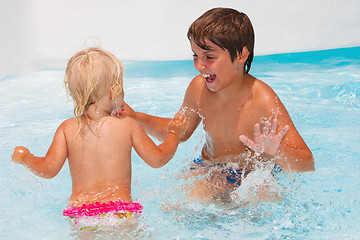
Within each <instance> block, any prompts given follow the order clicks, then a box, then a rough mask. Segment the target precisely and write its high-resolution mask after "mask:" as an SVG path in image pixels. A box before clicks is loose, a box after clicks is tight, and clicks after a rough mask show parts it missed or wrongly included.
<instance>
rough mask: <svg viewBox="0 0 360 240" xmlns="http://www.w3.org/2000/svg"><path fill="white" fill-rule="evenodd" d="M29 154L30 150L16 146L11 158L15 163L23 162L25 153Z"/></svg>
mask: <svg viewBox="0 0 360 240" xmlns="http://www.w3.org/2000/svg"><path fill="white" fill-rule="evenodd" d="M28 154H30V151H29V150H28V149H27V148H26V147H22V146H19V147H16V148H15V149H14V153H13V154H12V155H11V160H12V161H13V162H15V163H20V164H23V163H24V160H25V157H26V155H28Z"/></svg>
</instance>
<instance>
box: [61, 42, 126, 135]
mask: <svg viewBox="0 0 360 240" xmlns="http://www.w3.org/2000/svg"><path fill="white" fill-rule="evenodd" d="M123 75H124V67H123V65H122V63H121V61H120V60H119V59H118V58H116V57H115V56H114V55H113V54H111V53H109V52H107V51H104V50H102V49H99V48H88V49H85V50H83V51H80V52H78V53H76V54H75V55H74V56H73V57H72V58H70V60H69V62H68V64H67V67H66V72H65V78H64V82H65V88H66V91H67V93H68V94H69V95H70V96H71V98H72V99H73V100H74V115H75V118H76V119H77V121H78V123H79V130H80V129H81V116H82V115H83V114H84V115H85V116H86V110H87V109H88V108H89V106H90V105H92V104H98V102H99V100H100V99H101V98H102V97H103V96H105V95H106V94H108V92H109V91H110V90H111V89H113V88H115V87H116V88H115V94H116V95H117V96H118V95H120V94H121V93H122V92H123Z"/></svg>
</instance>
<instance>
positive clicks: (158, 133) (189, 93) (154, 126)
mask: <svg viewBox="0 0 360 240" xmlns="http://www.w3.org/2000/svg"><path fill="white" fill-rule="evenodd" d="M202 81H203V80H202V79H200V81H199V79H197V77H195V78H194V79H193V81H192V82H191V83H190V85H189V86H188V88H187V90H186V93H185V97H184V100H183V103H182V106H181V108H180V110H179V112H181V113H183V114H185V116H186V118H187V119H188V121H189V127H188V128H187V130H186V132H185V133H184V134H183V135H182V137H181V138H180V142H184V141H186V140H187V139H189V138H190V137H191V135H192V134H193V133H194V131H195V130H196V128H197V126H198V125H199V123H200V120H201V118H200V116H199V114H198V113H197V106H196V102H198V100H197V99H196V97H198V96H199V92H198V91H199V89H201V88H200V87H199V86H198V85H199V82H202ZM112 114H113V115H117V114H118V115H124V116H129V117H131V118H133V119H135V120H136V121H137V122H138V123H139V124H140V125H141V126H142V127H143V128H144V130H145V131H146V132H147V133H148V134H149V135H151V136H153V137H155V138H157V139H158V140H159V141H164V140H165V137H166V135H167V128H168V125H169V123H170V121H171V120H172V119H171V118H163V117H156V116H152V115H149V114H146V113H142V112H136V111H134V110H133V109H132V108H131V107H130V106H129V105H128V104H126V103H125V102H124V103H123V106H122V109H121V111H120V112H119V111H115V112H113V113H112Z"/></svg>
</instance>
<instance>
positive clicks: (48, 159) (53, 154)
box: [11, 124, 67, 178]
mask: <svg viewBox="0 0 360 240" xmlns="http://www.w3.org/2000/svg"><path fill="white" fill-rule="evenodd" d="M11 158H12V161H13V162H15V163H20V164H23V165H25V166H26V167H28V168H29V169H30V170H31V171H32V172H33V173H34V174H36V175H38V176H40V177H43V178H53V177H55V176H56V175H57V174H58V173H59V171H60V170H61V168H62V166H63V165H64V163H65V161H66V158H67V146H66V140H65V136H64V132H63V124H62V125H60V126H59V128H58V129H57V130H56V132H55V135H54V138H53V141H52V143H51V146H50V148H49V150H48V152H47V153H46V155H45V157H37V156H34V155H33V154H32V153H30V151H29V150H28V149H27V148H25V147H22V146H20V147H16V148H15V149H14V153H13V154H12V155H11Z"/></svg>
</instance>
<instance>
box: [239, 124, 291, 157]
mask: <svg viewBox="0 0 360 240" xmlns="http://www.w3.org/2000/svg"><path fill="white" fill-rule="evenodd" d="M277 125H278V120H277V119H274V120H273V122H272V124H270V122H269V121H266V122H265V125H264V127H263V129H262V131H261V130H260V125H259V124H255V126H254V141H252V140H251V139H250V138H248V137H247V136H245V135H240V136H239V139H240V141H241V142H242V143H244V144H245V145H246V146H248V147H249V148H250V149H251V150H253V151H255V152H257V153H260V154H262V153H265V154H268V155H270V156H274V155H275V154H276V152H277V150H278V148H279V146H280V143H281V141H282V139H283V137H284V135H285V133H286V132H287V131H288V130H289V126H288V125H286V126H285V127H283V128H282V129H281V131H280V132H279V133H278V134H276V129H277Z"/></svg>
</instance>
